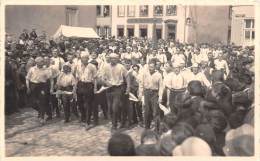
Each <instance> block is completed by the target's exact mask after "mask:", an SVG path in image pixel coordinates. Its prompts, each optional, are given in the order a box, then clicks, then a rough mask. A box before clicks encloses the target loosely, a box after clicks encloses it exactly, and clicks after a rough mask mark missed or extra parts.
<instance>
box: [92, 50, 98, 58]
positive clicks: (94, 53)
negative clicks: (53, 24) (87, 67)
mask: <svg viewBox="0 0 260 161" xmlns="http://www.w3.org/2000/svg"><path fill="white" fill-rule="evenodd" d="M97 57H98V55H97V53H96V52H95V51H92V52H91V58H92V59H96V58H97Z"/></svg>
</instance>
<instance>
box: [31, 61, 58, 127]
mask: <svg viewBox="0 0 260 161" xmlns="http://www.w3.org/2000/svg"><path fill="white" fill-rule="evenodd" d="M35 62H36V66H34V67H32V68H30V69H29V71H28V73H27V76H26V86H27V93H32V96H33V97H34V99H33V100H34V101H36V105H37V106H38V109H39V116H40V122H41V123H44V122H45V120H44V115H45V113H47V114H48V113H49V112H50V111H48V108H47V107H48V102H47V93H48V90H50V91H52V89H53V87H52V86H51V89H48V83H47V82H48V80H49V79H50V80H51V85H53V81H52V79H51V72H50V70H47V69H46V68H44V67H43V66H44V59H43V58H42V57H37V58H36V59H35ZM48 115H50V114H48Z"/></svg>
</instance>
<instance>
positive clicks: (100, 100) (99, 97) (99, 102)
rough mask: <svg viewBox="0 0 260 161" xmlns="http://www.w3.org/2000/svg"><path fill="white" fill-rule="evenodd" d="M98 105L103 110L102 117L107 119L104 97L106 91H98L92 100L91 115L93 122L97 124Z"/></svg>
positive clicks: (105, 99)
mask: <svg viewBox="0 0 260 161" xmlns="http://www.w3.org/2000/svg"><path fill="white" fill-rule="evenodd" d="M99 106H100V107H101V109H102V111H103V115H104V118H105V119H107V118H108V116H107V111H108V107H107V98H106V92H105V91H104V92H102V93H98V94H95V95H94V102H93V114H94V115H93V116H94V123H95V124H98V121H99V117H98V112H99Z"/></svg>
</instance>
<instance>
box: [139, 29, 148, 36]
mask: <svg viewBox="0 0 260 161" xmlns="http://www.w3.org/2000/svg"><path fill="white" fill-rule="evenodd" d="M140 37H147V28H141V29H140Z"/></svg>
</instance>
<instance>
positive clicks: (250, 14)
mask: <svg viewBox="0 0 260 161" xmlns="http://www.w3.org/2000/svg"><path fill="white" fill-rule="evenodd" d="M254 39H255V9H254V6H232V22H231V43H234V44H235V45H241V46H251V45H254Z"/></svg>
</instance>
